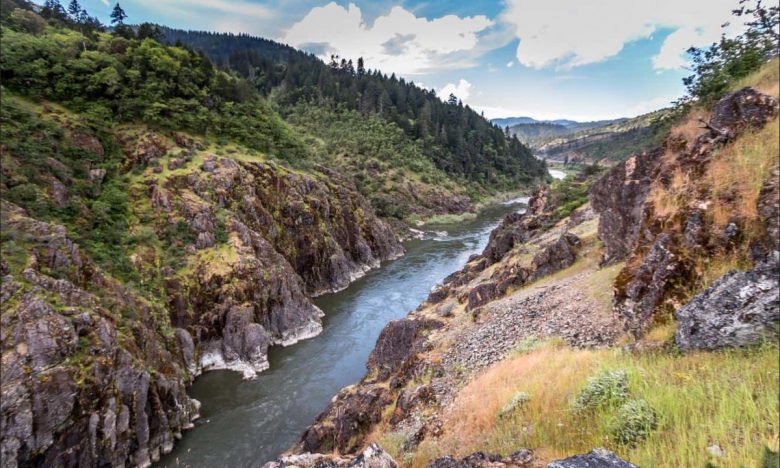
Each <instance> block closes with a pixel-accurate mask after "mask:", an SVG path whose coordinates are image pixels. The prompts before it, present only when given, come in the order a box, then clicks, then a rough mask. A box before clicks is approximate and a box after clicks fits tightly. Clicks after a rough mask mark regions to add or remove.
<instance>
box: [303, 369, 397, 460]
mask: <svg viewBox="0 0 780 468" xmlns="http://www.w3.org/2000/svg"><path fill="white" fill-rule="evenodd" d="M392 402H393V394H392V391H391V390H390V389H388V388H387V387H386V386H385V385H382V384H369V383H366V384H358V385H355V386H352V387H346V388H344V389H342V390H341V391H340V392H339V393H338V394H337V395H336V396H335V397H334V398H333V400H332V401H331V403H330V404H329V405H328V406H327V408H325V410H324V411H323V412H322V413H320V415H319V416H317V419H316V420H315V421H314V424H312V425H311V426H309V428H308V429H306V431H305V432H304V433H303V436H302V437H301V443H300V444H299V446H298V451H302V452H323V453H325V452H331V451H333V450H338V451H339V453H354V452H355V451H357V450H358V449H360V447H362V446H363V437H364V436H365V434H366V433H367V432H368V430H369V429H370V428H371V427H373V425H374V424H376V423H378V422H379V421H381V420H382V412H383V411H384V409H385V407H387V406H388V405H390V404H391V403H392Z"/></svg>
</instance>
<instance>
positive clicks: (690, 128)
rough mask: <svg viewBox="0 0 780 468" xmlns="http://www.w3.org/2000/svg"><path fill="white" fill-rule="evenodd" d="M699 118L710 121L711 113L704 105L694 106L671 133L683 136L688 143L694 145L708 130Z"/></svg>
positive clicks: (673, 135) (675, 135)
mask: <svg viewBox="0 0 780 468" xmlns="http://www.w3.org/2000/svg"><path fill="white" fill-rule="evenodd" d="M699 118H702V119H704V120H707V121H709V120H710V113H709V111H707V110H706V109H704V108H702V107H694V108H693V109H691V110H690V111H689V112H688V114H687V115H686V116H685V117H684V118H683V119H682V120H681V121H680V122H679V123H678V124H677V125H675V126H674V127H673V128H672V130H671V131H670V134H671V135H672V137H678V138H683V139H684V140H685V141H686V142H687V143H688V145H692V144H693V143H694V142H695V141H696V139H697V138H699V136H701V135H703V134H704V132H705V131H706V130H705V129H703V128H702V124H701V122H699Z"/></svg>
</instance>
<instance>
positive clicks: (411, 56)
mask: <svg viewBox="0 0 780 468" xmlns="http://www.w3.org/2000/svg"><path fill="white" fill-rule="evenodd" d="M492 25H493V21H491V20H489V19H488V18H487V17H486V16H484V15H479V16H471V17H463V18H461V17H458V16H455V15H447V16H443V17H440V18H435V19H432V20H428V19H426V18H423V17H417V16H415V15H414V14H413V13H412V12H410V11H408V10H406V9H404V8H403V7H400V6H396V7H393V8H392V9H391V10H390V11H389V12H387V13H386V14H384V15H380V16H378V17H377V18H376V19H375V20H374V22H373V23H372V24H367V23H366V22H365V21H364V19H363V14H362V12H361V10H360V8H359V7H358V6H357V5H355V4H353V3H350V4H349V5H348V6H347V7H342V6H340V5H338V4H336V3H335V2H331V3H328V4H327V5H325V6H322V7H315V8H312V9H311V10H310V11H309V12H308V13H307V14H306V16H305V17H303V19H301V20H300V21H298V22H297V23H295V24H293V25H292V26H291V27H290V29H289V30H287V32H286V34H284V36H283V37H282V38H281V40H282V41H283V42H286V43H288V44H290V45H291V46H294V47H303V46H304V45H306V44H310V43H317V44H327V45H328V50H327V53H325V54H320V55H321V56H322V57H323V58H327V56H328V55H329V54H338V55H340V56H342V57H346V58H352V59H356V58H357V57H363V58H364V60H365V62H366V66H367V67H369V68H379V69H381V70H383V71H388V72H389V71H392V72H395V73H401V74H416V73H423V72H425V71H427V70H431V69H434V68H438V69H441V68H451V67H455V66H462V62H461V61H460V60H461V59H462V57H461V56H460V55H459V53H462V52H467V51H473V50H475V49H477V45H478V42H479V34H480V33H481V32H482V31H484V30H486V29H487V28H489V27H491V26H492Z"/></svg>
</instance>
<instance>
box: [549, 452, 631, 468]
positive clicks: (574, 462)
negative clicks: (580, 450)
mask: <svg viewBox="0 0 780 468" xmlns="http://www.w3.org/2000/svg"><path fill="white" fill-rule="evenodd" d="M547 468H638V467H637V466H636V465H634V464H633V463H629V462H627V461H625V460H623V459H622V458H620V457H618V456H617V455H615V454H614V453H613V452H610V451H609V450H607V449H603V448H596V449H593V450H591V451H590V452H588V453H586V454H584V455H575V456H573V457H569V458H564V459H563V460H556V461H553V462H551V463H549V464H548V465H547Z"/></svg>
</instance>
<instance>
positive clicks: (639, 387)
mask: <svg viewBox="0 0 780 468" xmlns="http://www.w3.org/2000/svg"><path fill="white" fill-rule="evenodd" d="M668 330H669V328H668V327H667V328H665V329H662V330H661V334H662V335H663V333H664V332H668ZM778 357H780V356H779V355H778V350H777V347H775V346H766V347H761V348H758V349H752V350H729V351H723V352H716V353H693V354H689V355H685V356H679V355H676V354H675V353H669V352H654V353H648V352H645V353H638V354H630V353H622V352H621V351H619V350H576V349H571V348H567V347H563V346H560V345H557V344H555V343H547V344H542V345H540V346H539V347H538V349H535V350H533V351H531V352H528V353H525V354H517V355H515V356H514V357H511V358H509V359H507V360H504V361H502V362H500V363H498V364H496V365H494V366H493V367H492V368H490V369H489V370H487V371H486V372H485V373H484V374H482V375H481V376H479V377H478V378H477V379H475V380H474V381H472V382H471V383H470V384H469V385H468V386H466V387H465V388H464V389H463V390H462V391H461V392H460V394H459V395H458V399H457V400H456V402H455V403H454V407H455V408H457V410H455V411H453V412H452V413H450V414H448V415H447V417H446V422H445V424H444V426H445V427H447V428H448V430H447V431H446V432H445V434H444V435H443V436H442V437H441V438H440V439H438V440H437V441H436V443H434V444H431V443H429V442H425V443H424V444H423V445H422V446H421V447H420V449H419V450H418V452H417V456H416V457H415V458H414V462H413V463H412V466H425V465H426V463H427V461H429V460H431V459H433V458H435V457H437V456H441V455H444V454H448V453H455V454H458V455H462V456H465V455H467V454H469V453H472V452H474V451H477V450H483V451H486V452H498V453H504V454H507V453H511V452H513V451H514V450H517V449H518V448H520V447H531V448H533V449H534V450H535V451H536V452H537V455H538V456H539V457H540V458H542V459H544V460H550V459H555V458H558V457H563V456H568V455H571V454H574V453H582V452H586V451H588V450H590V449H591V448H593V447H599V446H605V447H607V448H610V449H612V450H614V451H616V452H617V453H619V454H620V455H622V456H624V457H626V458H627V459H629V460H631V461H632V462H633V463H635V464H637V465H639V466H642V467H652V466H666V467H682V466H703V465H704V464H705V463H706V462H708V461H710V462H714V463H716V464H717V465H716V466H758V465H759V462H760V461H761V460H762V458H763V454H764V447H765V446H768V447H770V448H772V449H773V450H775V451H776V450H777V449H778V447H777V437H778V425H777V420H778V400H777V394H778V392H779V391H780V389H779V388H778V378H780V374H779V373H778V367H777V362H778ZM605 369H608V370H617V369H621V370H625V371H626V372H627V374H628V376H629V388H630V393H631V396H630V398H632V399H642V400H645V401H647V402H648V403H649V405H650V406H651V407H652V408H653V409H654V410H655V412H656V414H657V416H658V428H657V429H656V430H655V431H652V432H651V434H650V436H649V437H648V438H647V439H646V440H644V441H642V442H640V443H639V444H638V445H637V446H636V447H630V446H627V445H621V444H620V443H618V442H616V441H615V440H614V437H613V431H614V429H613V427H614V426H615V425H616V424H618V423H619V421H617V420H616V419H617V409H618V406H619V404H615V405H609V406H607V407H605V408H601V409H597V410H595V411H589V412H584V413H582V412H577V411H575V410H574V409H573V406H572V401H573V400H574V398H575V397H576V395H577V393H578V391H580V389H582V388H584V387H585V386H586V385H587V383H588V378H589V377H592V376H595V375H597V374H599V373H600V372H601V371H603V370H605ZM519 391H523V392H526V393H528V394H529V395H530V400H529V402H528V403H527V404H526V405H523V406H522V407H521V408H517V409H515V410H513V411H512V412H511V413H510V414H509V416H508V417H502V418H498V417H497V414H498V413H499V411H500V410H501V408H502V407H503V406H504V405H506V404H507V403H508V402H509V401H510V400H512V398H513V396H514V395H515V394H516V393H517V392H519ZM714 444H717V445H719V446H720V447H721V449H722V450H723V451H724V452H725V454H726V456H725V457H724V458H722V459H716V458H714V457H712V456H711V455H710V454H709V453H708V451H707V447H709V446H711V445H714Z"/></svg>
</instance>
